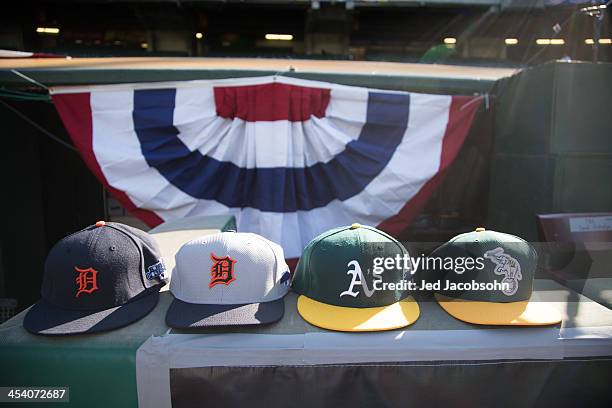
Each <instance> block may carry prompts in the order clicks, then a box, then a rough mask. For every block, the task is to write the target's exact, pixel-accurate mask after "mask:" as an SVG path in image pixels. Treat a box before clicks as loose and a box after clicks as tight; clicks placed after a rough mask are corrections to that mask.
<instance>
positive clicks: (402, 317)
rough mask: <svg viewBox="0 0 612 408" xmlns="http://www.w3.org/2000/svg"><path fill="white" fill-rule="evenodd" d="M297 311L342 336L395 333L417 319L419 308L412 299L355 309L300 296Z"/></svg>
mask: <svg viewBox="0 0 612 408" xmlns="http://www.w3.org/2000/svg"><path fill="white" fill-rule="evenodd" d="M297 309H298V312H299V313H300V315H301V316H302V317H303V318H304V320H306V321H307V322H308V323H310V324H313V325H315V326H318V327H321V328H323V329H328V330H337V331H346V332H367V331H383V330H393V329H399V328H402V327H406V326H409V325H411V324H412V323H414V322H416V320H417V319H418V318H419V305H418V304H417V302H416V301H415V300H414V299H413V298H412V297H408V298H406V299H403V300H401V301H399V302H396V303H393V304H390V305H388V306H381V307H368V308H357V307H344V306H335V305H328V304H326V303H321V302H318V301H316V300H314V299H311V298H309V297H306V296H304V295H302V296H300V297H299V298H298V301H297Z"/></svg>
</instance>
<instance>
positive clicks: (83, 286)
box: [74, 266, 98, 298]
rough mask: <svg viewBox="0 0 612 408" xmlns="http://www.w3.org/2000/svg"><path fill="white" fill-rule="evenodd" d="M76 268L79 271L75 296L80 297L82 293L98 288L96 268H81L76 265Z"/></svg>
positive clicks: (91, 291)
mask: <svg viewBox="0 0 612 408" xmlns="http://www.w3.org/2000/svg"><path fill="white" fill-rule="evenodd" d="M74 270H75V271H76V272H77V273H78V275H77V277H76V279H75V282H76V284H77V293H76V295H75V296H74V297H75V298H78V297H79V295H80V294H81V293H93V292H94V291H96V290H98V271H96V270H95V269H94V268H87V269H81V268H77V267H76V266H75V267H74Z"/></svg>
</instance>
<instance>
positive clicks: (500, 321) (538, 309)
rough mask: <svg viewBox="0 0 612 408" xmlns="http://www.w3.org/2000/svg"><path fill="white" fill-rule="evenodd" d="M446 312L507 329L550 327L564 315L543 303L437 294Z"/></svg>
mask: <svg viewBox="0 0 612 408" xmlns="http://www.w3.org/2000/svg"><path fill="white" fill-rule="evenodd" d="M435 296H436V300H437V301H438V303H439V304H440V306H442V308H443V309H444V310H446V312H447V313H448V314H450V315H451V316H453V317H454V318H456V319H459V320H462V321H464V322H467V323H474V324H490V325H503V326H546V325H551V324H557V323H560V322H561V314H560V313H559V312H558V311H557V310H556V309H554V308H552V307H550V306H549V305H547V304H545V303H541V302H529V301H528V300H525V301H520V302H509V303H496V302H478V301H472V300H466V299H457V298H451V297H447V296H443V295H440V294H438V293H436V294H435Z"/></svg>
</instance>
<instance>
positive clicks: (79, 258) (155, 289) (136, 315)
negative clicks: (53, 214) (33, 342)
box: [23, 221, 166, 335]
mask: <svg viewBox="0 0 612 408" xmlns="http://www.w3.org/2000/svg"><path fill="white" fill-rule="evenodd" d="M164 271H165V266H164V262H163V260H162V258H161V254H160V251H159V248H158V247H157V244H156V243H155V241H154V240H153V238H152V237H151V236H150V235H149V234H147V233H146V232H144V231H141V230H139V229H136V228H132V227H129V226H127V225H123V224H120V223H115V222H104V221H98V222H97V223H96V224H95V225H90V226H89V227H87V228H84V229H82V230H80V231H77V232H75V233H73V234H71V235H68V236H67V237H65V238H63V239H61V240H60V241H59V242H58V243H57V244H55V245H54V246H53V248H52V249H51V251H49V255H48V256H47V260H46V262H45V273H44V277H43V284H42V291H41V294H42V299H41V300H40V301H39V302H37V303H35V304H34V306H32V307H31V308H30V309H29V310H28V312H27V314H26V316H25V318H24V321H23V326H24V327H25V329H26V330H28V331H29V332H31V333H34V334H46V335H63V334H79V333H95V332H101V331H107V330H112V329H117V328H120V327H123V326H126V325H128V324H130V323H133V322H135V321H137V320H139V319H141V318H142V317H144V316H146V315H147V314H148V313H149V312H150V311H151V310H153V308H154V307H155V305H156V304H157V301H158V299H159V290H160V289H161V287H162V286H164V285H165V284H166V276H165V272H164Z"/></svg>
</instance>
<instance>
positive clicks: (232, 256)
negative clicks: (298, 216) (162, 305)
mask: <svg viewBox="0 0 612 408" xmlns="http://www.w3.org/2000/svg"><path fill="white" fill-rule="evenodd" d="M290 281H291V275H290V273H289V268H288V266H287V264H286V263H285V255H284V252H283V249H282V248H281V247H280V245H278V244H275V243H274V242H272V241H269V240H267V239H265V238H264V237H262V236H259V235H257V234H251V233H238V232H233V231H231V232H220V233H217V234H213V235H207V236H203V237H200V238H196V239H194V240H191V241H189V242H187V243H186V244H184V245H183V246H182V247H181V249H180V250H179V251H178V253H177V254H176V266H175V269H174V271H173V273H172V280H171V282H170V291H171V292H172V294H173V295H174V297H175V299H174V301H173V302H172V304H171V305H170V308H169V309H168V313H167V314H166V323H167V324H168V326H170V327H173V328H178V329H188V328H198V327H208V326H239V325H256V324H267V323H273V322H276V321H278V320H280V319H281V318H282V317H283V314H284V312H285V305H284V300H283V297H284V296H285V295H286V294H287V292H288V291H289V286H290V283H291V282H290Z"/></svg>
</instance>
